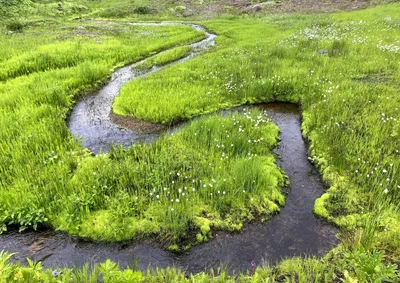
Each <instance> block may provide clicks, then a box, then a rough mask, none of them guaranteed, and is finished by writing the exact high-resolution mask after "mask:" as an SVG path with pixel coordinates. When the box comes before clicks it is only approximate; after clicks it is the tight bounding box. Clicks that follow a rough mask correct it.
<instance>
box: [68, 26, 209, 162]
mask: <svg viewBox="0 0 400 283" xmlns="http://www.w3.org/2000/svg"><path fill="white" fill-rule="evenodd" d="M178 24H179V23H140V24H138V23H130V25H157V26H165V25H178ZM188 25H189V26H191V27H192V28H194V29H196V30H201V31H203V32H205V33H206V36H207V37H206V38H205V39H203V40H201V41H199V42H196V43H193V44H190V45H189V46H190V48H191V52H190V53H189V55H187V56H186V57H184V58H182V59H179V60H177V61H175V62H173V63H170V64H166V65H164V66H156V67H153V68H152V69H150V70H148V71H145V72H142V73H139V74H138V73H135V71H134V69H135V65H136V64H138V63H135V64H132V65H129V66H126V67H123V68H119V69H117V70H116V71H115V72H114V73H113V74H112V77H111V80H110V82H109V83H108V84H107V85H106V86H104V87H103V88H102V89H101V90H100V91H99V93H98V94H96V95H92V96H87V97H85V98H83V99H82V100H81V101H79V102H78V103H77V104H76V105H75V107H74V109H73V111H72V113H71V115H70V117H69V122H68V127H69V130H70V132H71V133H72V134H73V135H74V136H75V137H79V138H81V139H82V145H83V146H84V147H86V148H88V149H90V150H91V151H92V152H93V153H95V154H98V153H100V152H107V151H109V146H110V145H122V146H125V147H126V146H130V145H132V144H134V143H138V142H141V141H144V142H150V141H152V140H154V139H155V138H157V137H158V136H159V135H158V134H154V133H143V132H141V133H140V134H137V133H135V132H133V131H129V130H124V129H122V128H121V126H119V125H117V124H116V123H114V122H113V121H112V119H111V116H110V113H111V109H112V103H113V101H114V98H115V97H116V96H117V95H118V94H119V92H120V90H121V88H122V86H123V85H124V84H125V83H127V82H128V81H130V80H132V79H136V78H139V77H143V76H146V75H149V74H151V73H154V72H156V71H159V70H161V69H163V68H165V67H167V66H170V65H172V64H177V63H181V62H184V61H186V60H188V59H190V58H192V57H194V56H196V55H197V54H199V52H201V51H202V50H205V49H207V48H209V47H211V46H214V44H215V37H216V35H215V34H211V33H209V32H207V31H206V30H205V29H204V28H203V27H202V26H199V25H194V24H188ZM147 59H148V58H147ZM145 60H146V59H145ZM139 63H140V62H139ZM114 117H115V116H114ZM116 119H117V120H119V121H120V122H122V124H123V118H121V117H117V118H116ZM149 125H150V127H151V124H149Z"/></svg>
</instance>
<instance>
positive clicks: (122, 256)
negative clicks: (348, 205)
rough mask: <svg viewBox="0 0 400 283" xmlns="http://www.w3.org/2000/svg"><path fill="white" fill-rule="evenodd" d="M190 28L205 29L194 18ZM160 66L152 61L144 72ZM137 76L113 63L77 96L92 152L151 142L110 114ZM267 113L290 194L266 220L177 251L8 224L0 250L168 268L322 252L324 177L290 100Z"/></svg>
mask: <svg viewBox="0 0 400 283" xmlns="http://www.w3.org/2000/svg"><path fill="white" fill-rule="evenodd" d="M191 26H192V27H193V28H195V29H202V30H204V29H203V28H202V27H200V26H197V25H191ZM214 39H215V35H213V34H210V33H208V32H207V38H206V39H205V40H203V41H200V42H198V43H195V44H192V47H193V48H194V49H196V50H194V51H193V52H192V53H191V54H190V55H189V56H187V57H185V58H183V59H180V60H178V61H177V62H174V64H177V63H179V62H182V61H184V60H188V59H189V58H191V57H193V56H195V55H196V54H197V52H198V50H199V49H201V48H203V49H204V48H208V47H209V46H212V45H214ZM162 68H164V67H157V68H153V69H152V70H150V71H149V72H147V73H145V74H141V75H140V76H143V75H147V74H149V73H150V72H155V71H157V70H160V69H162ZM137 77H138V76H137V75H135V74H134V72H133V71H132V66H127V67H124V68H121V69H118V70H116V71H115V72H114V73H113V75H112V79H111V81H110V82H109V83H108V84H107V85H106V86H105V87H103V88H102V89H101V90H100V92H99V93H98V94H97V95H96V96H89V97H86V98H84V99H83V100H82V101H80V102H79V103H77V105H76V106H75V108H74V110H73V112H72V114H71V117H70V120H69V128H70V131H71V133H72V134H73V135H74V136H80V137H82V144H83V146H85V147H87V148H89V149H90V150H91V151H92V152H94V153H99V152H101V151H104V152H105V151H107V150H108V147H109V145H110V144H120V145H123V146H129V145H131V144H132V143H135V142H138V141H146V142H150V141H151V140H154V139H155V138H157V137H158V136H159V135H160V133H151V134H144V133H139V132H134V131H130V130H125V129H122V128H121V127H120V126H118V125H116V124H114V123H113V122H112V119H111V118H110V112H111V105H112V101H113V99H114V98H115V97H116V96H117V95H118V93H119V91H120V88H121V87H122V86H123V85H124V84H125V83H126V82H128V81H129V80H132V79H134V78H137ZM254 107H261V108H263V109H264V110H265V111H266V113H267V115H268V116H269V117H270V118H271V119H272V120H273V121H274V122H275V123H276V124H277V125H278V126H279V128H280V129H281V134H280V138H281V142H280V144H279V147H278V148H276V150H275V151H276V153H277V154H278V155H279V156H280V157H281V159H280V160H279V161H278V163H279V165H280V166H281V167H282V168H283V169H284V170H285V172H286V173H287V175H288V177H289V180H290V187H289V194H288V196H287V199H286V205H285V207H283V208H281V212H280V213H279V214H278V215H276V216H274V217H273V218H272V219H270V220H269V221H267V222H265V223H258V222H255V223H249V224H246V225H244V227H243V230H242V231H241V232H240V233H234V234H230V233H225V232H223V233H217V234H216V235H214V238H213V239H212V240H210V241H209V242H207V243H205V244H202V245H199V246H196V247H193V248H192V249H190V250H189V251H187V252H185V253H182V254H174V253H171V252H168V251H165V250H163V249H161V248H159V247H158V246H157V245H156V244H154V243H143V242H135V241H127V242H122V243H104V242H93V241H88V240H84V239H80V238H77V237H71V236H69V235H67V234H65V233H60V232H54V231H50V230H49V231H39V232H33V231H28V232H23V233H17V232H8V233H6V234H4V235H2V236H0V250H2V249H4V250H7V251H10V252H17V254H16V255H14V257H13V260H19V261H21V262H25V261H26V258H27V257H29V258H31V259H33V260H35V261H42V264H43V265H44V266H54V265H55V266H74V265H78V266H81V265H83V264H85V263H86V262H102V261H105V260H106V259H108V258H109V259H111V260H113V261H115V262H118V263H119V264H120V266H121V267H125V266H128V265H129V266H132V265H134V266H136V267H137V268H138V269H140V270H146V269H147V268H148V267H149V266H150V267H152V268H154V267H161V268H165V267H167V266H172V265H175V266H179V267H181V268H183V269H184V270H186V271H187V272H192V273H196V272H200V271H204V270H205V269H208V268H210V267H213V268H215V269H216V268H218V267H220V266H221V265H223V266H225V267H227V268H228V270H230V271H233V270H235V271H245V270H247V269H249V267H250V263H251V261H252V260H255V261H256V263H257V264H261V263H262V262H263V261H265V262H268V263H275V262H277V261H279V260H280V259H282V258H286V257H291V256H302V255H317V256H322V255H323V254H325V253H326V252H327V251H328V250H330V249H331V248H332V247H334V246H335V245H336V243H337V240H336V237H335V232H336V231H335V229H334V228H333V227H332V226H330V225H329V224H328V223H326V222H325V221H323V220H320V219H317V218H316V217H315V216H314V215H313V212H312V209H313V205H314V201H315V199H316V198H318V197H319V196H320V195H321V194H322V193H323V183H322V181H321V179H320V176H319V174H318V172H317V171H316V169H315V168H314V167H313V166H312V165H311V164H310V162H309V161H308V159H307V146H306V144H305V143H304V141H303V139H302V135H301V122H300V118H301V116H300V110H299V109H298V106H296V105H293V104H265V105H258V106H254Z"/></svg>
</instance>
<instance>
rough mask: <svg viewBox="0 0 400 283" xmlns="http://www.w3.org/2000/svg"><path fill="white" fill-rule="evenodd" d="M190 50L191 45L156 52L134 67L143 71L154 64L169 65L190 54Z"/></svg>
mask: <svg viewBox="0 0 400 283" xmlns="http://www.w3.org/2000/svg"><path fill="white" fill-rule="evenodd" d="M190 50H191V48H190V47H189V46H180V47H176V48H173V49H170V50H167V51H164V52H162V53H160V54H156V55H154V56H153V57H151V58H148V59H146V60H144V61H143V62H139V63H138V64H136V65H135V66H134V68H135V69H136V70H137V71H141V72H143V71H147V70H150V69H151V68H152V67H153V66H163V65H167V64H169V63H171V62H175V61H177V60H179V59H181V58H184V57H186V56H188V55H189V54H190Z"/></svg>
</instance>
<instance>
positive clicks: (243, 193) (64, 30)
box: [0, 0, 400, 282]
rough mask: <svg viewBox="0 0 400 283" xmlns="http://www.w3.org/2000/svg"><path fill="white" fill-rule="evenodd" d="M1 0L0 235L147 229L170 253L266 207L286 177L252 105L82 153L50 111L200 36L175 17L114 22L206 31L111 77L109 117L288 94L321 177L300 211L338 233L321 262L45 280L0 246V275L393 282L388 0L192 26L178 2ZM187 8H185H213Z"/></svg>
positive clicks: (399, 26)
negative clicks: (211, 41)
mask: <svg viewBox="0 0 400 283" xmlns="http://www.w3.org/2000/svg"><path fill="white" fill-rule="evenodd" d="M6 2H7V3H6V5H3V6H2V7H1V8H0V15H1V16H2V17H3V18H4V19H5V20H4V21H3V22H2V23H3V24H2V25H1V34H0V50H1V52H0V81H1V83H0V108H1V111H0V148H1V152H0V230H1V231H3V232H5V233H6V232H7V230H9V229H19V230H20V231H23V230H25V229H40V228H43V227H51V228H52V229H56V230H61V231H66V232H68V233H70V234H72V235H78V236H81V237H88V238H91V239H94V240H107V241H120V240H126V239H132V238H134V239H148V238H157V239H158V240H159V241H160V242H162V243H163V246H164V247H165V248H169V249H171V250H175V251H182V250H185V249H189V248H190V247H191V246H192V245H194V244H201V243H203V242H206V241H208V240H210V239H211V238H212V237H213V235H214V233H215V231H219V230H226V231H238V230H240V229H241V228H242V225H243V223H245V222H248V221H251V220H254V221H260V220H265V221H268V218H270V217H271V216H272V215H273V214H275V213H278V212H279V210H280V207H282V206H284V204H285V185H287V183H288V180H287V178H286V175H285V172H284V171H283V170H282V169H280V168H279V167H278V166H277V165H276V156H275V155H274V154H273V152H272V149H273V148H274V147H275V146H277V144H278V139H279V138H278V134H279V128H278V127H277V126H276V125H275V124H274V123H273V122H272V121H271V120H270V119H268V118H267V117H265V115H264V114H263V112H262V111H260V110H247V111H245V112H244V113H241V114H228V115H226V116H220V115H217V114H211V115H204V116H203V117H200V118H199V119H196V120H194V121H192V122H189V124H188V125H186V126H185V127H184V128H183V129H182V130H180V131H179V132H175V133H173V134H166V135H165V136H163V137H161V138H160V139H158V140H157V141H155V142H153V143H151V144H150V145H147V144H145V143H140V144H137V145H133V146H131V147H129V148H122V147H114V148H112V150H111V151H110V152H109V153H100V154H98V155H96V156H95V155H93V154H92V153H91V152H90V151H89V150H88V149H85V148H84V147H82V146H81V144H80V141H79V139H76V138H74V137H72V136H71V134H70V132H69V130H68V127H67V119H68V115H69V113H70V112H71V111H72V109H73V107H74V105H75V103H76V101H78V100H79V99H80V98H81V97H82V96H84V95H87V94H88V93H89V92H92V91H93V90H94V89H96V88H99V87H100V86H101V85H102V84H104V83H105V82H106V81H107V79H108V78H109V76H110V74H111V73H112V71H113V70H114V69H115V68H117V67H121V66H123V65H126V64H128V63H132V62H138V61H141V60H142V59H145V58H147V57H149V59H148V60H144V61H143V62H142V63H141V65H140V69H143V70H146V69H149V68H151V66H153V65H162V64H166V63H169V62H173V61H175V60H177V59H179V58H182V57H183V56H185V55H186V54H188V47H187V46H186V45H187V44H189V43H193V42H196V41H199V40H201V39H203V38H204V37H205V34H204V33H203V32H201V31H198V30H194V29H192V28H191V27H190V26H186V25H175V26H168V25H166V26H145V25H144V26H140V25H129V22H136V21H146V20H167V19H173V20H175V21H176V20H177V19H178V20H181V21H188V22H191V23H192V22H195V23H197V24H201V25H202V26H204V27H205V28H206V29H207V30H209V31H212V32H213V33H215V34H217V35H218V37H217V38H216V45H215V46H214V47H212V48H211V49H209V50H208V51H205V52H203V53H202V54H201V55H199V56H197V57H194V58H192V59H190V60H188V61H186V62H182V63H180V64H176V65H172V66H169V67H167V68H165V69H163V70H162V71H160V72H156V73H152V74H150V75H148V76H145V77H142V78H138V79H136V80H133V81H131V82H128V83H127V84H126V85H125V86H124V87H123V88H122V90H121V93H120V95H119V96H118V97H117V98H116V99H115V101H114V104H113V112H114V113H115V114H117V115H121V116H124V117H128V118H129V117H130V118H132V119H133V118H134V119H138V120H145V121H150V122H153V123H162V124H165V125H169V124H176V123H178V122H181V121H188V120H190V119H192V118H193V117H198V116H201V115H203V114H206V113H213V112H216V111H217V110H220V109H229V108H232V107H234V106H239V105H246V104H257V103H266V102H277V101H279V102H290V103H296V104H299V105H301V111H302V131H303V133H302V134H303V136H304V138H305V139H306V140H307V141H308V142H309V146H310V152H309V159H310V161H311V162H313V164H315V166H316V167H317V168H318V169H319V171H320V173H321V176H322V178H323V179H324V181H325V182H326V184H327V186H328V188H327V191H326V192H325V193H324V194H323V195H322V196H321V198H319V199H317V200H316V202H315V206H314V213H315V214H316V215H317V216H319V217H321V218H324V219H326V220H328V221H329V222H331V223H333V224H334V225H336V226H337V227H338V228H339V229H340V235H339V239H340V244H339V246H338V247H336V248H335V249H333V250H332V251H330V252H329V253H328V254H327V255H326V256H325V257H324V258H322V259H318V258H306V259H301V258H293V259H287V260H285V261H283V262H282V263H280V264H278V265H277V266H275V267H268V266H254V267H253V268H251V269H250V271H249V273H248V274H236V275H231V274H227V273H226V272H224V271H223V270H222V271H221V270H219V271H218V272H217V271H215V273H212V272H211V271H206V272H205V273H199V274H195V275H193V274H192V275H190V274H185V272H184V271H181V270H179V269H178V268H168V269H165V270H164V269H163V270H157V271H153V272H151V271H149V272H148V273H147V274H146V273H143V272H140V271H136V270H134V269H124V270H121V269H120V268H119V267H118V266H117V265H116V264H114V263H112V262H111V261H107V262H105V263H102V264H97V265H95V266H94V267H91V268H89V267H88V266H86V267H82V268H76V269H63V270H62V273H60V274H59V271H61V269H60V268H59V269H58V271H56V274H54V270H53V271H52V270H50V269H43V268H42V267H41V265H40V263H33V262H31V263H30V264H29V265H28V266H21V265H19V264H15V263H11V262H10V261H9V258H10V257H11V254H10V253H7V252H3V253H1V255H0V271H1V272H0V281H1V280H2V282H11V281H13V280H14V281H26V282H97V280H104V281H105V282H135V280H136V281H138V282H142V281H145V282H147V281H148V282H160V281H161V282H173V281H175V282H209V281H212V282H229V281H232V282H233V281H242V282H264V281H265V282H274V281H278V282H382V281H388V282H399V281H400V280H399V272H398V267H397V265H396V263H398V262H399V261H400V212H399V201H400V170H399V168H400V156H399V155H400V152H399V151H400V139H399V134H400V133H399V131H400V117H399V113H400V111H399V108H400V99H399V90H400V70H399V68H400V65H399V62H400V60H399V59H400V58H399V57H400V41H399V39H398V33H399V31H400V17H399V15H400V5H399V4H398V3H394V4H385V5H379V6H377V7H374V8H370V9H366V10H359V11H351V12H341V13H335V14H275V13H273V14H269V13H270V12H271V11H270V10H269V9H267V8H265V10H268V13H263V11H264V10H263V8H261V11H258V12H257V13H247V12H248V11H247V10H246V13H245V14H243V10H240V9H239V8H237V7H235V6H233V8H232V9H231V10H227V11H223V12H224V13H225V12H230V15H222V16H215V15H214V14H213V15H212V17H207V18H206V19H204V18H200V17H198V16H196V15H190V14H187V11H188V10H189V7H186V6H183V4H182V3H180V2H179V3H178V1H164V4H163V5H161V4H160V6H156V4H157V3H159V2H160V1H133V3H134V4H132V5H129V3H128V2H124V1H121V2H119V3H113V2H112V1H111V2H109V1H71V2H62V3H57V2H52V1H35V2H31V1H28V0H23V1H22V0H21V1H14V2H15V3H14V2H13V1H6ZM194 2H196V3H197V4H196V5H197V6H196V7H198V8H196V9H200V8H201V5H204V7H205V8H207V9H209V8H210V7H214V6H213V5H212V4H213V3H212V2H213V1H193V3H194ZM260 2H263V1H260ZM202 3H203V4H202ZM253 4H254V3H253ZM275 4H276V3H275ZM275 4H274V5H275ZM124 5H125V6H124ZM193 5H194V4H193ZM194 6H195V5H194ZM194 6H193V7H194ZM262 6H265V3H264V4H263V5H262ZM121 7H124V8H121ZM154 7H159V8H158V10H157V9H155V8H154ZM207 9H204V11H206V10H207ZM192 10H193V11H195V9H194V8H193V9H192ZM218 11H219V10H218ZM22 13H23V15H24V16H18V15H21V14H22ZM185 13H186V14H185ZM200 14H201V13H200ZM232 14H234V15H232ZM183 16H188V17H183ZM121 17H124V18H123V19H121ZM100 18H101V19H100ZM110 18H111V20H110ZM49 27H51V29H50V28H49ZM163 50H169V51H167V52H165V53H160V54H159V55H156V56H153V55H155V54H158V53H159V52H161V51H163ZM151 56H152V57H151ZM288 193H289V194H290V193H295V192H291V191H289V192H288ZM306 236H307V235H305V237H306ZM100 278H101V279H100Z"/></svg>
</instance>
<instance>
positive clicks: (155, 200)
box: [52, 111, 284, 248]
mask: <svg viewBox="0 0 400 283" xmlns="http://www.w3.org/2000/svg"><path fill="white" fill-rule="evenodd" d="M277 135H278V128H277V127H276V126H275V125H274V124H272V122H270V121H269V120H268V119H266V118H265V117H263V114H262V113H261V112H259V111H252V112H248V114H246V116H241V115H234V116H232V117H218V116H213V117H209V118H207V119H201V120H199V121H195V122H193V123H192V124H191V125H188V126H186V127H185V128H184V129H182V131H180V132H179V133H175V134H174V135H172V136H165V137H163V138H161V139H159V140H157V141H156V142H154V143H152V144H151V145H150V146H147V145H145V144H142V145H137V146H134V147H132V148H131V149H128V150H126V151H124V150H122V149H115V151H112V152H111V153H110V154H109V155H106V156H103V155H100V156H98V157H96V158H90V159H87V160H86V162H85V163H83V164H81V165H80V166H79V168H77V169H76V171H75V173H74V177H73V178H72V179H71V181H70V182H69V183H68V184H67V187H66V188H65V190H66V191H65V193H64V194H63V196H60V204H63V205H62V206H61V205H55V207H53V208H52V211H53V212H54V218H53V219H52V222H53V223H54V224H55V226H56V227H58V228H59V229H62V230H66V231H69V232H70V233H71V234H77V235H81V236H85V237H91V238H94V239H97V240H123V239H131V238H139V237H145V236H150V235H153V234H158V235H160V236H161V237H162V238H164V239H165V240H167V242H169V243H171V244H173V245H176V244H178V245H180V247H181V248H185V246H186V244H189V247H190V243H196V242H197V243H199V242H200V243H201V242H203V241H207V240H208V239H209V238H210V237H212V230H214V229H216V230H229V231H233V230H240V229H241V227H242V223H243V222H244V221H248V220H251V219H253V218H254V217H255V216H259V215H263V216H264V217H268V216H269V215H271V214H273V213H275V212H278V211H279V207H278V205H283V204H284V197H283V195H282V194H281V193H280V187H281V186H282V185H283V183H284V178H283V175H282V173H281V172H280V170H279V169H278V167H277V166H276V164H275V161H274V160H275V159H274V157H273V156H272V155H271V153H270V149H271V148H272V147H273V146H274V145H276V140H277Z"/></svg>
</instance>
